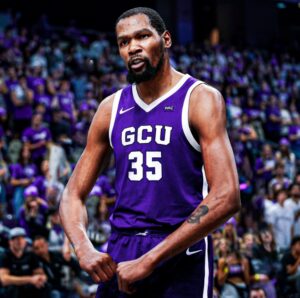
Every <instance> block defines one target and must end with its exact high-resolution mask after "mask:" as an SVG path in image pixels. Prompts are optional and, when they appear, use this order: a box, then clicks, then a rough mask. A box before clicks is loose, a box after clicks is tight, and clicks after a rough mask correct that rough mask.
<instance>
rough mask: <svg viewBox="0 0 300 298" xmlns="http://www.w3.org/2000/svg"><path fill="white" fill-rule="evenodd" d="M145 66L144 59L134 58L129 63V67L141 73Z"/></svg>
mask: <svg viewBox="0 0 300 298" xmlns="http://www.w3.org/2000/svg"><path fill="white" fill-rule="evenodd" d="M144 65H145V60H144V59H143V58H134V59H132V60H131V61H130V62H129V67H130V68H131V69H132V70H134V71H140V70H141V69H142V68H143V67H144Z"/></svg>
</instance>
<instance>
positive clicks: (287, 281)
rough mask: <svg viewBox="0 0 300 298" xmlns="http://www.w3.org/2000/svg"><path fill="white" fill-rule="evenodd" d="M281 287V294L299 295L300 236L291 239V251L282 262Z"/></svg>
mask: <svg viewBox="0 0 300 298" xmlns="http://www.w3.org/2000/svg"><path fill="white" fill-rule="evenodd" d="M281 263H282V270H283V272H282V274H281V275H280V276H281V278H283V279H284V280H283V281H282V286H281V287H280V288H281V290H285V291H286V292H284V293H283V294H296V293H300V236H296V237H294V238H293V240H292V243H291V250H290V251H289V252H288V253H286V254H285V255H284V256H283V258H282V260H281Z"/></svg>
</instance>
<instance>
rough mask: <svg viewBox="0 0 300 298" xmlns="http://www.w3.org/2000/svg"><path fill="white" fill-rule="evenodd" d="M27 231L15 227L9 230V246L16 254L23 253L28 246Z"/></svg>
mask: <svg viewBox="0 0 300 298" xmlns="http://www.w3.org/2000/svg"><path fill="white" fill-rule="evenodd" d="M25 236H26V232H25V230H24V229H23V228H19V227H17V228H13V229H11V230H10V232H9V248H10V250H11V251H12V252H13V253H14V254H22V253H23V252H24V250H25V247H26V239H25Z"/></svg>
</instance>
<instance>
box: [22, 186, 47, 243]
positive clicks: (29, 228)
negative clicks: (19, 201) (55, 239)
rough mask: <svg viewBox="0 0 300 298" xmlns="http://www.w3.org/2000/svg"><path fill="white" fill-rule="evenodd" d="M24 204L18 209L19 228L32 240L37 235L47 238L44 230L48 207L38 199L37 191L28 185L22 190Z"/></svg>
mask: <svg viewBox="0 0 300 298" xmlns="http://www.w3.org/2000/svg"><path fill="white" fill-rule="evenodd" d="M24 196H25V203H24V206H23V207H22V208H21V209H20V220H19V223H20V226H21V227H23V228H24V229H25V230H26V232H27V235H28V236H29V237H31V238H32V239H33V238H34V237H35V236H37V235H44V236H46V237H47V236H48V231H47V229H46V222H47V212H48V205H47V204H46V203H45V201H44V200H42V199H41V198H39V197H38V190H37V188H36V187H35V186H33V185H30V186H28V187H27V188H25V190H24Z"/></svg>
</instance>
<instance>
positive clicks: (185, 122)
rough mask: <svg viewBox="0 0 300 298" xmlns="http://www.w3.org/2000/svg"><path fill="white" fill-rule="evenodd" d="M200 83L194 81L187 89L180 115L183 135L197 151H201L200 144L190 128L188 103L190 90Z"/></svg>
mask: <svg viewBox="0 0 300 298" xmlns="http://www.w3.org/2000/svg"><path fill="white" fill-rule="evenodd" d="M200 84H203V82H201V81H197V82H195V83H194V84H193V85H192V86H191V87H190V88H189V90H188V91H187V93H186V96H185V98H184V103H183V108H182V115H181V122H182V129H183V132H184V135H185V137H186V139H187V140H188V142H189V143H190V145H191V146H192V147H193V148H194V149H195V150H197V151H199V152H201V148H200V145H199V143H198V142H197V141H196V139H195V138H194V136H193V134H192V131H191V128H190V124H189V103H190V97H191V93H192V91H193V90H194V89H195V87H197V86H198V85H200Z"/></svg>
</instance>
